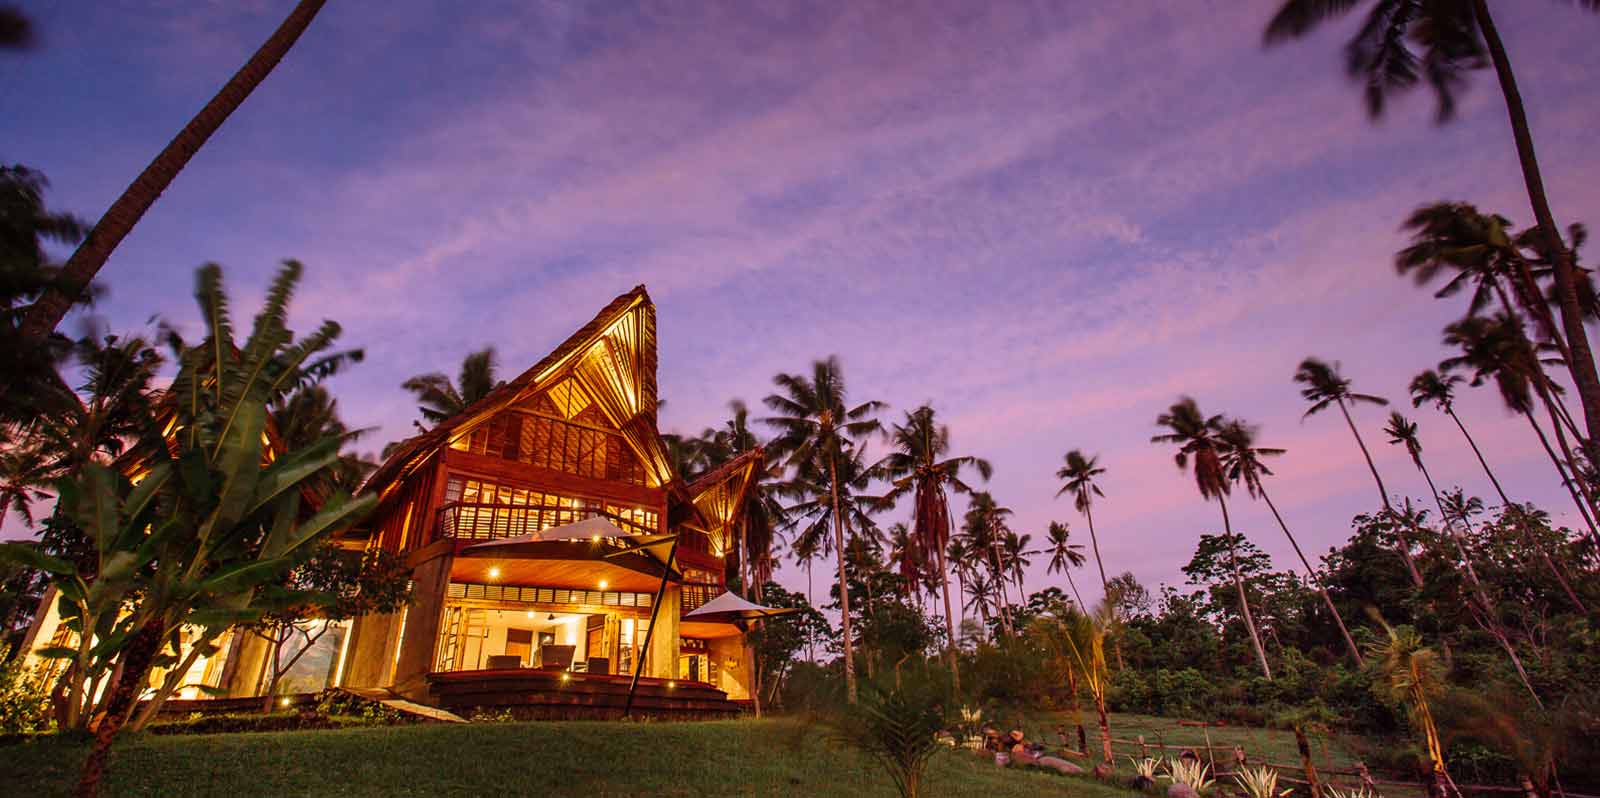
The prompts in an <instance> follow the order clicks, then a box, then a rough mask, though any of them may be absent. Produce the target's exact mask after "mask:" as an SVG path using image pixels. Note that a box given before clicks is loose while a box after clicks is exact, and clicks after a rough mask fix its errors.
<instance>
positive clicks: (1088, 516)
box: [1083, 504, 1111, 595]
mask: <svg viewBox="0 0 1600 798" xmlns="http://www.w3.org/2000/svg"><path fill="white" fill-rule="evenodd" d="M1083 518H1084V520H1086V521H1088V522H1089V547H1090V548H1091V549H1093V550H1094V566H1095V567H1096V568H1098V569H1100V587H1101V588H1102V589H1104V590H1105V592H1106V594H1107V595H1110V593H1111V583H1110V582H1109V581H1107V580H1106V564H1105V563H1104V562H1103V561H1101V559H1100V538H1099V537H1098V536H1097V535H1095V533H1094V510H1093V508H1091V507H1090V506H1088V505H1087V504H1086V505H1084V508H1083Z"/></svg>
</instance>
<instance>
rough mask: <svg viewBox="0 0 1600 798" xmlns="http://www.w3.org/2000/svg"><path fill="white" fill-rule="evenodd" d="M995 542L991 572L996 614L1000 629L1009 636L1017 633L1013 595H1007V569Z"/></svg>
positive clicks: (991, 559) (992, 546)
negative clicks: (1013, 615)
mask: <svg viewBox="0 0 1600 798" xmlns="http://www.w3.org/2000/svg"><path fill="white" fill-rule="evenodd" d="M997 545H999V544H998V543H995V544H993V545H991V546H989V564H990V568H989V573H990V576H991V577H992V578H993V582H994V594H995V616H996V617H998V618H999V619H1000V630H1001V631H1002V632H1005V634H1006V636H1007V637H1012V636H1014V635H1015V633H1016V630H1014V629H1013V628H1012V626H1011V597H1010V596H1008V595H1006V577H1005V569H1003V568H1001V567H1000V555H999V554H998V553H997V552H996V551H995V546H997Z"/></svg>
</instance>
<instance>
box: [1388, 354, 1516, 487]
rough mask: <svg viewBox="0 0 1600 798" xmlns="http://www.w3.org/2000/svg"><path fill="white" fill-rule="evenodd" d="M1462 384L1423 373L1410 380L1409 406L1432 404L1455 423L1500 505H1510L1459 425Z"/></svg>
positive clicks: (1451, 376) (1445, 376) (1430, 372)
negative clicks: (1458, 395) (1458, 390)
mask: <svg viewBox="0 0 1600 798" xmlns="http://www.w3.org/2000/svg"><path fill="white" fill-rule="evenodd" d="M1462 382H1463V380H1462V378H1461V377H1458V376H1456V375H1454V374H1440V373H1439V372H1437V371H1434V370H1433V369H1428V370H1426V371H1423V372H1422V373H1420V374H1418V375H1417V376H1415V377H1412V378H1411V406H1412V407H1421V406H1422V405H1423V403H1424V402H1432V403H1433V406H1434V407H1435V408H1438V410H1439V411H1440V412H1441V413H1444V414H1445V415H1447V416H1449V417H1450V420H1451V421H1454V422H1455V423H1456V429H1459V430H1461V437H1463V438H1466V439H1467V445H1468V446H1470V447H1472V453H1473V455H1475V456H1476V457H1477V458H1478V465H1480V466H1482V467H1483V473H1484V476H1487V477H1488V478H1489V484H1491V485H1493V486H1494V492H1495V493H1497V494H1499V495H1500V504H1501V505H1502V506H1508V505H1510V504H1511V499H1510V498H1508V497H1507V496H1506V492H1505V489H1504V488H1502V487H1500V480H1499V479H1497V478H1496V477H1495V475H1494V470H1493V469H1491V468H1489V461H1488V460H1485V459H1484V458H1483V452H1482V450H1480V449H1479V448H1478V442H1477V441H1475V440H1473V438H1472V434H1471V433H1469V432H1467V425H1465V424H1463V423H1461V417H1460V416H1458V415H1456V407H1455V396H1456V386H1457V385H1459V384H1461V383H1462Z"/></svg>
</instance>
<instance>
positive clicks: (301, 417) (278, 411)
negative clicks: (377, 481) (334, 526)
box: [270, 385, 378, 498]
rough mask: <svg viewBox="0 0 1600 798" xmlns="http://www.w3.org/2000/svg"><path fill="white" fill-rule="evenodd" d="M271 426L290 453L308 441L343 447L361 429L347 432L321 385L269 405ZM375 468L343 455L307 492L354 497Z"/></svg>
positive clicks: (334, 403) (335, 405) (361, 432)
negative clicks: (333, 440)
mask: <svg viewBox="0 0 1600 798" xmlns="http://www.w3.org/2000/svg"><path fill="white" fill-rule="evenodd" d="M270 412H271V418H272V424H273V427H274V429H276V430H277V433H278V437H279V439H280V440H282V441H283V445H284V446H287V447H289V448H291V449H296V448H299V447H302V446H308V445H310V442H312V441H318V440H322V439H324V438H337V439H338V440H339V441H340V442H341V443H342V444H343V445H349V444H351V443H354V442H356V441H358V440H360V439H361V437H362V436H363V435H365V434H366V433H367V430H365V429H354V430H353V429H350V428H349V427H347V426H345V423H344V421H343V420H342V419H340V418H339V400H337V399H335V398H333V394H331V393H329V392H328V389H327V388H326V387H324V386H322V385H310V386H307V387H305V388H302V389H300V390H298V391H295V392H294V393H293V394H290V395H289V396H288V397H285V398H283V399H281V400H279V401H275V402H273V403H272V406H271V408H270ZM377 467H378V464H377V463H374V462H372V461H371V460H368V459H366V458H364V457H362V456H361V455H358V454H355V453H353V452H343V453H341V454H340V455H339V460H338V463H337V464H336V465H335V466H334V467H333V468H332V469H329V470H328V471H327V472H326V473H325V474H323V475H320V478H319V479H317V480H314V481H312V482H310V483H308V485H307V488H308V489H309V490H311V491H313V492H314V493H315V494H316V495H318V496H319V497H321V498H326V497H328V496H331V495H333V493H334V492H335V491H339V490H344V491H347V492H350V493H355V492H356V489H357V488H359V487H361V481H362V480H363V479H366V477H367V475H368V474H370V473H372V472H373V471H374V470H376V469H377Z"/></svg>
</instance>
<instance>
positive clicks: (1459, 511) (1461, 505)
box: [1384, 411, 1588, 703]
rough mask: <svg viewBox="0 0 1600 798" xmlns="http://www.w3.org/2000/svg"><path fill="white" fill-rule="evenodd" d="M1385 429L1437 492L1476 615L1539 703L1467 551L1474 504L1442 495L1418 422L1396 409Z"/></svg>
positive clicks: (1548, 562)
mask: <svg viewBox="0 0 1600 798" xmlns="http://www.w3.org/2000/svg"><path fill="white" fill-rule="evenodd" d="M1384 432H1385V433H1387V434H1388V435H1389V443H1391V444H1394V445H1397V446H1404V447H1406V453H1407V454H1409V455H1411V462H1412V463H1413V464H1414V465H1416V467H1417V470H1418V471H1420V472H1422V478H1423V480H1424V481H1426V482H1427V483H1428V490H1429V491H1431V492H1432V493H1433V503H1434V505H1435V506H1437V507H1438V508H1439V517H1440V518H1441V519H1443V521H1444V529H1445V534H1446V535H1447V536H1449V538H1450V539H1451V541H1453V542H1454V543H1455V544H1456V556H1457V557H1459V558H1460V559H1461V565H1462V569H1463V571H1464V572H1465V573H1466V575H1467V585H1468V586H1469V587H1470V588H1471V589H1472V593H1471V597H1472V598H1473V599H1475V600H1476V601H1477V604H1478V606H1477V607H1475V608H1474V610H1475V611H1474V612H1473V617H1474V618H1476V619H1477V620H1478V622H1479V624H1480V625H1481V626H1483V627H1484V629H1485V630H1487V631H1488V632H1489V634H1490V636H1492V637H1494V639H1495V641H1496V642H1497V643H1499V645H1500V647H1501V649H1502V650H1504V651H1505V652H1506V655H1507V656H1508V657H1509V658H1510V660H1511V665H1512V667H1513V668H1514V669H1515V670H1516V672H1517V675H1518V676H1519V677H1520V678H1521V680H1522V684H1523V685H1524V686H1525V687H1527V688H1528V692H1529V693H1530V694H1531V695H1532V696H1533V700H1534V702H1535V703H1538V702H1539V694H1538V693H1537V692H1535V691H1534V689H1533V683H1532V682H1531V681H1529V679H1528V673H1527V671H1526V670H1524V669H1523V667H1522V658H1521V657H1520V656H1519V655H1518V654H1517V649H1516V647H1515V646H1513V645H1512V644H1511V641H1510V639H1509V638H1508V637H1507V636H1506V633H1505V628H1504V626H1503V625H1502V624H1501V623H1500V618H1499V615H1498V614H1497V613H1496V611H1495V606H1494V601H1493V600H1492V599H1490V598H1489V593H1488V591H1486V590H1484V589H1483V583H1482V582H1480V581H1478V569H1477V567H1476V566H1475V565H1474V564H1473V562H1472V557H1471V555H1469V554H1468V553H1467V547H1466V544H1465V542H1464V541H1463V540H1462V536H1463V535H1464V534H1465V533H1466V532H1467V531H1469V530H1470V528H1471V523H1472V522H1471V521H1470V520H1468V516H1467V512H1468V509H1467V508H1468V507H1469V506H1470V505H1468V504H1467V502H1466V501H1465V500H1462V499H1459V498H1458V499H1457V500H1456V501H1453V502H1451V503H1449V504H1446V502H1445V501H1444V499H1443V498H1441V497H1440V496H1439V489H1438V488H1436V487H1434V484H1433V477H1432V476H1430V475H1429V474H1428V467H1427V465H1425V464H1424V463H1423V462H1422V441H1421V439H1419V438H1418V437H1417V425H1416V423H1415V422H1413V421H1410V420H1408V419H1407V418H1406V417H1405V416H1403V415H1401V414H1400V412H1399V411H1393V412H1391V413H1390V414H1389V424H1388V426H1387V427H1385V428H1384ZM1447 508H1450V509H1454V510H1455V511H1456V512H1455V513H1453V514H1452V513H1451V512H1450V511H1449V510H1448V509H1447ZM1457 523H1459V524H1460V528H1459V529H1458V528H1457V526H1456V524H1457ZM1531 542H1532V541H1531V540H1530V543H1531ZM1540 555H1541V556H1543V558H1544V561H1545V563H1546V565H1548V566H1549V567H1550V569H1551V570H1552V572H1554V573H1555V577H1556V581H1557V582H1559V583H1560V584H1561V587H1562V589H1563V590H1565V591H1566V594H1567V599H1568V600H1569V601H1571V602H1572V603H1573V604H1574V605H1575V606H1577V607H1578V609H1579V610H1580V611H1582V612H1585V613H1587V612H1588V608H1586V607H1584V605H1583V602H1582V601H1579V600H1578V597H1577V595H1575V594H1574V593H1573V592H1572V587H1571V586H1570V585H1568V584H1567V580H1566V576H1565V575H1564V574H1563V573H1562V572H1561V570H1560V569H1558V568H1556V566H1555V563H1554V562H1552V561H1551V560H1550V558H1549V557H1548V556H1546V555H1544V551H1543V549H1540Z"/></svg>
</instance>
